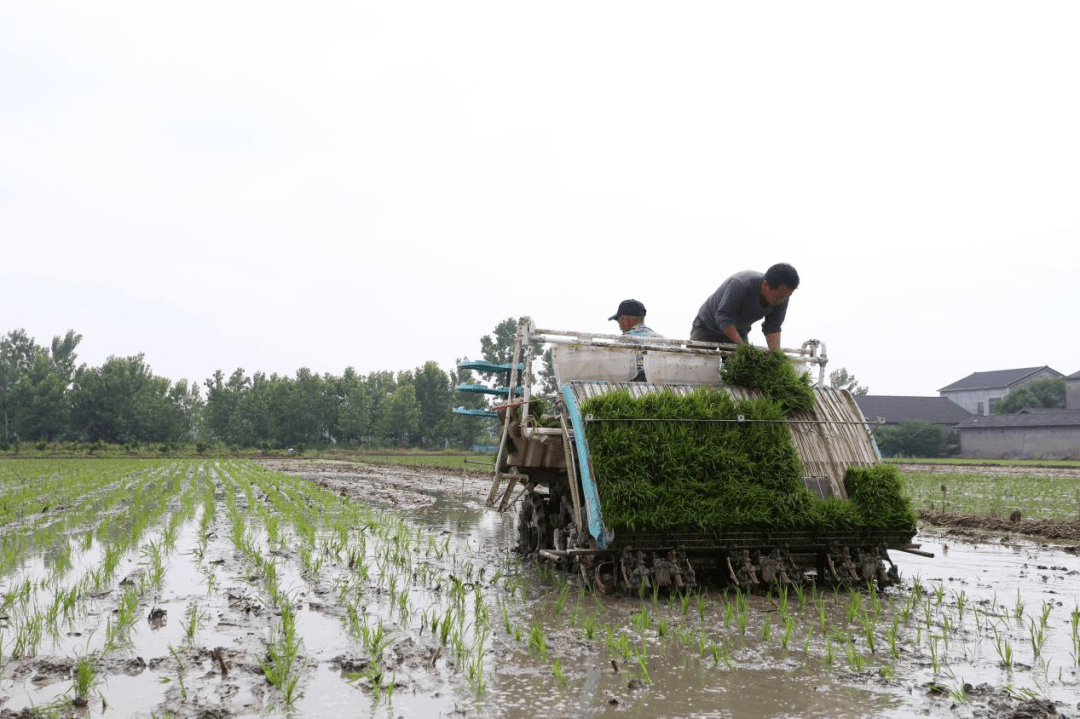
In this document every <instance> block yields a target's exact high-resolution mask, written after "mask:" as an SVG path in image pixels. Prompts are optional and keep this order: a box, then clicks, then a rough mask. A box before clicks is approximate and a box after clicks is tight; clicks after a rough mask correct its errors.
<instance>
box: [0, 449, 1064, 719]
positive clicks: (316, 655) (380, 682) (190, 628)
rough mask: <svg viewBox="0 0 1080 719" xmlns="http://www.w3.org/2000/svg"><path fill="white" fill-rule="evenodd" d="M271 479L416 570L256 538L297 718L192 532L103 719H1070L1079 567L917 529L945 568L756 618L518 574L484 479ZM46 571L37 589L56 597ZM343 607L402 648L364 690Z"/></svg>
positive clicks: (105, 612)
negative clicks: (312, 491) (265, 563)
mask: <svg viewBox="0 0 1080 719" xmlns="http://www.w3.org/2000/svg"><path fill="white" fill-rule="evenodd" d="M274 469H277V470H280V471H288V472H290V473H291V474H294V475H297V476H301V477H304V478H305V479H307V480H310V481H313V482H315V483H317V484H319V485H321V486H323V487H324V488H326V489H329V490H331V491H333V492H335V493H337V494H344V495H346V496H349V497H353V498H355V499H356V500H357V501H363V502H366V503H370V504H373V505H375V506H377V507H379V508H380V509H381V510H382V511H384V512H386V513H387V514H389V515H393V516H394V517H400V518H401V519H403V520H404V522H405V523H406V526H407V528H408V531H409V532H412V533H414V534H415V535H416V536H417V537H419V538H420V541H419V542H418V543H416V544H414V545H413V548H412V549H410V550H408V551H409V552H410V553H411V554H412V559H410V560H409V561H408V562H406V563H405V564H402V565H399V564H395V563H394V562H392V561H390V560H389V559H387V554H385V552H387V551H388V550H389V549H392V548H391V547H388V546H387V545H385V544H383V545H382V546H381V547H380V546H379V545H378V543H377V542H375V541H374V539H372V540H371V541H369V543H368V547H367V554H366V555H365V557H364V561H365V562H367V563H368V565H369V566H370V567H371V569H372V573H371V576H370V577H369V578H368V579H367V580H366V581H364V582H356V580H355V576H356V575H355V573H350V572H346V571H343V568H342V567H340V566H337V567H335V566H334V565H333V563H328V565H327V566H326V567H325V568H324V569H323V570H322V571H319V572H316V573H311V572H309V571H305V570H304V569H303V567H302V563H301V562H300V560H299V557H298V556H297V552H296V551H295V550H294V549H293V548H291V547H290V546H289V545H288V544H287V543H286V544H283V545H273V544H272V543H270V542H269V540H268V539H267V537H266V535H265V532H264V531H263V529H260V528H259V527H257V526H253V527H251V531H252V532H253V534H254V535H257V537H256V543H257V544H258V545H260V546H269V547H270V549H269V550H268V553H269V554H270V555H272V556H274V557H275V559H276V566H277V573H278V580H279V584H280V586H281V587H282V589H283V590H284V591H285V592H286V593H288V594H289V595H290V596H291V597H292V598H293V599H294V602H295V605H296V606H297V607H298V612H297V621H296V626H297V634H298V635H299V636H300V637H301V638H302V647H303V649H302V653H303V662H304V669H303V672H302V674H301V682H300V685H299V699H298V700H297V702H296V705H295V707H294V708H293V709H292V710H291V712H290V711H288V710H286V709H285V708H284V707H283V704H282V701H281V697H280V694H279V693H278V692H277V690H275V689H274V688H273V687H271V686H270V685H269V684H268V683H267V681H266V679H265V678H264V676H263V671H262V667H261V666H260V662H261V661H263V660H264V659H265V657H266V649H267V643H268V641H269V639H270V637H272V636H273V633H274V631H275V630H276V628H277V627H278V626H279V625H280V616H277V615H276V614H275V612H274V611H273V608H272V607H271V606H270V605H269V603H268V601H267V599H266V597H265V595H264V593H262V590H261V587H262V583H261V579H260V577H258V576H257V575H256V573H255V571H254V570H253V568H252V566H251V564H250V563H249V562H247V561H245V560H244V559H243V558H242V557H241V555H240V553H239V552H238V551H237V548H236V547H235V546H233V545H232V543H231V541H230V539H229V532H228V529H227V528H226V527H225V526H224V524H223V519H222V518H221V517H218V519H217V521H216V524H215V525H214V527H213V528H212V529H213V531H212V532H211V533H210V537H209V538H208V539H207V541H205V543H204V541H203V540H204V539H205V538H203V537H200V536H199V532H198V531H197V520H196V521H192V522H190V523H189V524H187V525H185V526H184V528H183V530H182V531H181V532H180V536H179V539H178V541H177V544H176V549H175V551H173V552H172V553H171V554H170V555H169V556H168V559H167V562H168V572H167V573H166V574H165V580H164V582H163V584H162V585H161V586H160V587H157V588H156V589H155V590H154V591H153V592H152V593H151V595H150V596H149V597H148V598H147V602H148V603H149V604H150V605H152V607H153V608H156V609H160V610H164V611H165V612H166V614H165V619H164V621H161V622H156V623H151V622H150V621H149V620H148V618H147V617H146V614H147V613H148V612H149V610H150V608H151V607H150V606H147V607H142V608H141V609H140V612H141V614H140V617H141V618H140V621H139V622H138V624H137V626H136V627H135V628H134V629H133V631H132V632H131V636H130V643H129V644H127V645H126V646H125V647H124V648H123V649H122V650H120V651H116V652H112V653H110V655H109V657H110V658H109V660H108V662H105V663H104V664H103V672H102V675H103V676H102V682H101V684H100V685H99V687H98V689H97V691H96V692H95V694H94V697H93V699H92V701H91V704H90V707H89V710H88V712H89V715H91V716H97V715H101V716H110V717H150V716H166V715H172V716H177V717H187V716H191V717H233V716H236V717H240V716H245V717H246V716H252V717H254V716H265V715H267V714H270V715H283V716H298V717H316V716H319V717H322V716H363V717H384V716H385V717H387V718H388V719H389V718H390V717H398V716H403V717H413V716H425V717H426V716H454V717H474V716H476V717H481V716H482V717H485V718H486V717H508V718H511V719H518V718H521V719H526V718H528V719H534V718H535V717H537V716H571V717H575V716H581V717H593V716H618V717H844V716H846V717H864V716H887V717H907V716H912V715H916V714H918V715H924V716H941V717H944V716H949V717H954V716H960V717H966V716H999V715H1006V716H1008V715H1010V714H1012V713H1013V712H1015V711H1017V710H1021V709H1022V710H1023V711H1025V712H1027V713H1026V714H1025V715H1026V716H1034V717H1042V716H1051V713H1050V712H1051V710H1053V711H1054V712H1056V713H1057V715H1059V716H1080V707H1078V702H1080V677H1078V675H1077V661H1076V659H1077V655H1080V645H1078V644H1075V643H1074V641H1073V636H1074V629H1073V627H1072V625H1071V623H1070V619H1071V613H1072V611H1073V609H1074V608H1075V607H1076V605H1077V602H1078V599H1077V597H1080V561H1078V558H1077V556H1076V555H1075V554H1073V553H1071V552H1070V551H1066V548H1062V547H1057V546H1050V545H1042V544H1039V543H1034V542H1030V541H1021V540H1017V539H1014V538H1010V537H1000V536H988V535H983V536H981V537H977V538H975V537H971V536H964V535H958V534H944V533H940V532H932V531H924V532H923V533H922V534H921V535H920V538H919V539H920V540H921V541H922V542H923V549H924V550H927V551H931V552H934V553H935V554H936V557H935V558H934V559H926V558H921V557H916V556H912V555H906V554H899V553H894V555H893V558H894V560H895V561H896V562H897V563H898V564H899V565H900V568H901V573H902V576H903V578H904V581H903V583H902V585H901V586H900V587H894V588H890V589H889V590H887V591H885V592H882V593H875V592H867V591H865V590H863V591H856V592H848V591H846V590H837V591H834V590H832V589H826V590H821V591H813V590H810V589H807V590H805V591H804V592H803V594H802V596H801V597H800V596H798V595H797V594H796V593H795V592H794V591H791V592H789V593H788V595H787V596H786V597H781V596H779V595H777V594H774V595H771V596H764V595H755V596H749V597H742V596H737V595H736V594H735V593H733V592H724V591H722V590H719V589H715V588H714V589H711V590H709V591H706V592H702V593H701V594H699V595H695V596H692V597H688V598H687V599H686V601H685V603H684V602H683V601H682V598H680V597H666V596H656V597H655V598H654V597H652V596H646V597H644V598H638V597H633V598H614V597H605V596H594V595H592V594H590V593H588V592H585V591H584V590H583V588H582V587H581V586H580V585H579V584H578V583H577V582H575V581H573V580H570V581H567V579H566V578H565V577H564V576H562V575H559V574H557V573H552V572H549V571H547V570H545V569H544V568H543V567H536V566H533V565H528V564H526V565H522V564H521V563H520V562H518V560H517V558H516V555H513V554H512V553H510V552H509V551H508V548H509V547H510V546H511V545H512V544H513V543H514V537H515V520H514V517H513V513H510V514H505V515H503V514H498V513H496V512H492V511H488V510H486V509H484V508H483V499H484V497H486V495H487V490H488V487H489V479H488V477H486V476H471V475H469V476H462V475H453V474H450V475H448V474H440V473H437V472H431V471H418V470H410V469H401V468H374V469H373V468H364V467H351V466H331V465H311V464H308V463H288V464H286V463H282V464H280V465H278V466H275V467H274ZM429 540H430V542H431V543H432V544H437V545H438V546H440V547H441V548H442V549H440V551H439V552H438V553H436V554H435V555H432V554H431V553H429V552H428V551H427V550H425V549H424V547H425V545H426V543H427V542H428V541H429ZM99 554H100V553H99V551H98V550H97V548H96V547H90V548H88V550H87V551H86V552H85V554H84V555H82V556H79V555H78V554H77V553H76V555H75V556H74V557H73V561H74V564H75V567H76V571H75V572H74V573H76V574H77V573H78V570H79V568H80V567H82V566H83V565H87V564H93V563H94V562H95V561H96V560H97V558H98V555H99ZM34 561H37V560H34ZM34 561H32V562H30V563H28V564H27V567H26V568H25V570H23V571H24V575H25V576H29V577H33V578H35V579H41V578H44V576H45V572H44V570H43V568H41V566H40V565H39V564H35V563H34ZM402 567H407V568H404V569H403V568H402ZM146 570H147V562H146V558H145V557H144V556H140V555H138V554H137V553H133V554H132V555H131V556H127V557H125V558H124V559H123V562H122V568H121V570H120V572H119V576H124V575H130V574H135V573H137V572H143V571H146ZM350 582H355V584H352V583H350ZM391 583H393V586H392V584H391ZM455 583H457V584H460V585H461V586H462V587H465V588H466V591H467V594H466V601H465V603H464V608H463V610H462V611H464V612H466V614H467V616H466V617H465V621H463V622H462V624H461V626H462V627H464V629H463V631H464V644H465V646H466V647H479V653H480V655H481V662H480V668H481V670H482V679H480V681H479V682H477V681H476V680H475V679H470V678H469V677H468V676H467V674H468V671H467V667H466V663H467V660H466V659H463V658H462V657H455V656H452V651H451V649H450V644H449V643H448V642H446V641H445V640H443V641H440V640H439V639H438V638H437V636H435V633H434V631H433V629H432V627H431V623H430V616H431V614H433V613H435V612H436V611H438V612H444V611H446V610H447V608H448V607H449V606H451V605H452V602H451V601H450V600H449V594H450V593H451V586H452V584H455ZM406 587H407V588H408V590H409V602H408V604H409V606H410V610H409V612H407V613H403V612H402V611H401V610H400V608H399V606H400V605H399V604H398V603H395V601H394V597H395V588H396V590H397V595H396V596H397V597H398V598H399V599H400V596H401V590H402V589H403V588H406ZM474 596H475V597H479V601H480V602H481V603H483V604H484V606H485V607H486V611H487V612H488V613H490V622H489V623H487V625H488V626H489V629H488V630H484V631H482V632H480V635H479V636H478V630H477V627H478V626H481V625H483V624H485V623H484V622H482V621H480V619H479V612H480V608H479V607H478V605H475V604H474V601H476V600H474ZM353 601H355V602H356V603H357V604H356V606H358V607H359V611H360V612H361V613H362V615H363V617H364V621H365V622H366V623H367V625H368V626H372V627H373V626H376V625H379V624H385V626H386V627H387V631H388V633H389V642H388V644H387V647H386V649H385V652H384V654H383V656H382V657H380V658H379V662H378V666H379V668H380V669H381V670H382V674H381V675H380V676H379V677H377V678H374V679H373V678H372V677H370V676H367V677H365V676H362V675H364V673H365V672H367V671H368V670H370V668H371V666H372V664H371V661H370V660H371V657H370V656H369V652H368V651H367V650H366V649H365V648H364V646H363V645H362V643H361V642H360V641H358V639H357V638H356V637H355V636H352V635H350V634H349V633H348V632H347V631H345V629H344V627H345V620H346V610H345V607H346V604H348V603H349V602H353ZM114 604H115V595H113V596H111V597H110V596H102V597H101V598H100V599H95V600H94V601H93V602H92V603H91V604H90V609H89V615H88V616H87V617H85V620H84V621H82V623H81V624H80V625H79V628H80V630H79V632H77V633H71V634H65V635H63V636H61V637H60V638H58V639H57V640H56V641H55V642H53V643H52V646H49V645H48V644H45V645H43V646H42V647H41V650H40V651H39V656H38V657H37V658H34V659H29V660H19V661H7V655H5V657H4V659H3V661H0V665H2V671H0V716H2V715H3V714H4V712H12V711H18V710H20V709H23V708H26V707H30V706H42V705H45V704H47V703H48V702H49V701H52V700H54V699H56V698H58V697H60V696H61V695H63V694H64V693H65V692H68V691H69V688H70V686H71V681H72V679H71V676H70V666H69V667H68V668H67V669H65V668H64V666H63V664H62V663H61V662H55V661H53V660H52V659H50V658H49V655H50V654H55V655H57V656H67V657H70V656H75V655H78V654H80V653H86V652H87V651H90V650H93V649H94V648H96V647H98V646H100V644H101V642H102V635H103V634H104V633H105V628H106V626H107V625H108V622H109V621H110V620H111V618H112V616H113V615H112V608H113V606H114ZM504 610H505V613H504ZM192 613H194V614H195V615H196V621H195V622H194V625H192V623H191V620H190V617H191V616H192ZM214 651H220V654H219V656H221V657H223V659H224V661H225V663H226V665H227V671H225V672H222V671H221V670H220V668H219V666H220V665H219V664H218V663H217V662H216V661H215V659H214V658H213V652H214ZM1003 654H1005V655H1006V656H1007V657H1008V661H1007V662H1006V661H1005V657H1003V656H1002V655H1003ZM54 665H55V666H54ZM474 669H475V667H474ZM966 686H970V688H968V689H965V687H966ZM1006 687H1007V689H1006Z"/></svg>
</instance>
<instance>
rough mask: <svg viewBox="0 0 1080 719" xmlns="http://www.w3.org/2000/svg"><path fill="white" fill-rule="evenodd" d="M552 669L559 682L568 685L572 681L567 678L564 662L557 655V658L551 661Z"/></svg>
mask: <svg viewBox="0 0 1080 719" xmlns="http://www.w3.org/2000/svg"><path fill="white" fill-rule="evenodd" d="M551 671H552V673H553V674H554V675H555V679H556V680H557V681H558V682H559V684H562V685H563V686H566V685H567V684H568V683H569V682H570V680H569V679H567V678H566V675H565V674H563V670H562V662H561V661H559V658H558V657H555V660H554V661H553V662H552V663H551Z"/></svg>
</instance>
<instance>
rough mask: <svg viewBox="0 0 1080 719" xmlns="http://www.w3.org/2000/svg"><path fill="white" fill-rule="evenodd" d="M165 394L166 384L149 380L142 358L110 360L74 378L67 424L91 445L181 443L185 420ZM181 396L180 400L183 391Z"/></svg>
mask: <svg viewBox="0 0 1080 719" xmlns="http://www.w3.org/2000/svg"><path fill="white" fill-rule="evenodd" d="M171 389H172V383H171V382H170V381H169V380H167V379H165V378H164V377H156V376H154V374H153V372H151V370H150V367H149V366H148V365H147V364H146V362H145V360H144V358H143V355H142V353H140V354H137V355H134V356H132V357H112V356H111V357H109V358H108V359H107V360H106V361H105V364H103V365H102V366H101V367H96V368H90V369H87V368H86V367H80V368H79V370H78V371H77V372H76V373H75V382H74V386H73V387H72V409H71V418H72V423H73V425H74V426H76V427H78V428H79V431H80V433H81V434H82V435H83V436H84V437H85V439H87V440H88V441H91V442H94V441H97V440H102V441H105V442H111V443H116V444H120V443H124V442H131V441H141V442H165V441H179V440H182V439H185V438H187V437H188V435H189V433H190V424H189V419H188V417H187V416H186V413H185V411H184V409H183V407H182V406H177V405H176V404H175V403H174V401H173V400H172V399H171V398H170V390H171ZM183 394H184V395H185V398H186V397H187V395H188V392H187V391H185V392H184V393H183ZM185 401H186V399H185Z"/></svg>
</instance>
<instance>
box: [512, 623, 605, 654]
mask: <svg viewBox="0 0 1080 719" xmlns="http://www.w3.org/2000/svg"><path fill="white" fill-rule="evenodd" d="M623 636H625V635H623ZM529 651H530V652H532V653H533V654H535V655H536V656H538V657H539V658H540V661H542V662H546V661H547V642H546V641H545V640H544V629H543V627H541V626H540V625H539V624H533V625H532V627H531V628H530V629H529Z"/></svg>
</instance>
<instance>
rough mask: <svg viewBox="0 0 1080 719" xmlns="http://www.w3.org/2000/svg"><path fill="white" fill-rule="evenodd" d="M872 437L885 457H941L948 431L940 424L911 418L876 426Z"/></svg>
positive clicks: (944, 450) (943, 452)
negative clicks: (897, 422)
mask: <svg viewBox="0 0 1080 719" xmlns="http://www.w3.org/2000/svg"><path fill="white" fill-rule="evenodd" d="M874 439H876V440H877V445H878V449H880V450H881V453H882V454H883V455H885V456H886V457H941V456H943V455H944V454H945V453H946V449H947V439H948V433H947V432H946V431H945V427H943V426H942V425H940V424H935V423H933V422H928V421H927V420H925V419H911V420H907V421H905V422H901V423H899V424H892V425H885V426H883V427H878V428H877V429H875V430H874Z"/></svg>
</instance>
